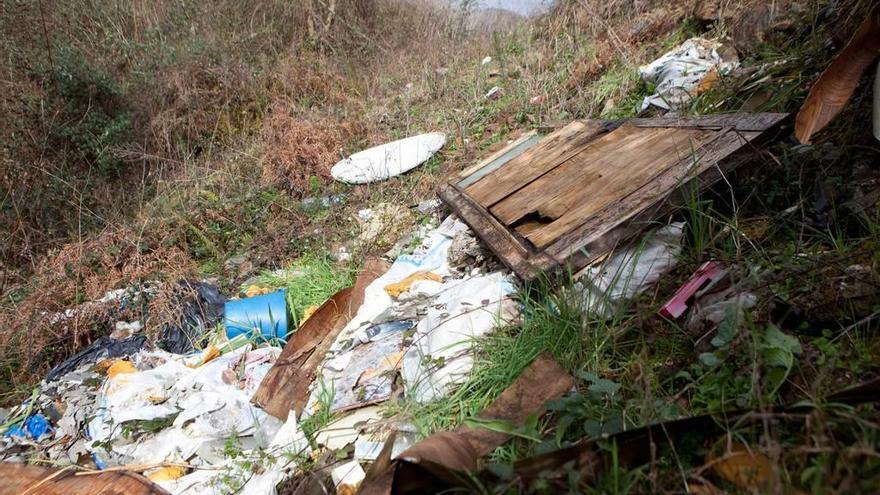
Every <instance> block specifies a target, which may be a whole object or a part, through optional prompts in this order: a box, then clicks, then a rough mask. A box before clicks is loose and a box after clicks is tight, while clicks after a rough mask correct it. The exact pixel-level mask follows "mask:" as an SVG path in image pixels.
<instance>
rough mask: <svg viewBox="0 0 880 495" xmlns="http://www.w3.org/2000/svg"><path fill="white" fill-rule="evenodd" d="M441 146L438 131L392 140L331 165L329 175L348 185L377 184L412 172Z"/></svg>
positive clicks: (443, 140)
mask: <svg viewBox="0 0 880 495" xmlns="http://www.w3.org/2000/svg"><path fill="white" fill-rule="evenodd" d="M444 144H446V135H445V134H443V133H441V132H432V133H429V134H420V135H418V136H412V137H408V138H406V139H400V140H397V141H392V142H390V143H386V144H383V145H380V146H376V147H373V148H369V149H366V150H363V151H360V152H357V153H355V154H353V155H351V156H350V157H348V158H346V159H345V160H342V161H340V162H338V163H336V165H333V168H332V169H331V170H330V174H331V175H332V176H333V178H334V179H336V180H338V181H341V182H347V183H349V184H367V183H370V182H378V181H381V180H385V179H388V178H390V177H394V176H397V175H400V174H402V173H404V172H408V171H410V170H412V169H413V168H415V167H416V166H418V165H420V164H422V163H424V162H425V161H426V160H428V159H429V158H431V156H433V155H434V153H436V152H437V151H438V150H439V149H440V148H442V147H443V145H444Z"/></svg>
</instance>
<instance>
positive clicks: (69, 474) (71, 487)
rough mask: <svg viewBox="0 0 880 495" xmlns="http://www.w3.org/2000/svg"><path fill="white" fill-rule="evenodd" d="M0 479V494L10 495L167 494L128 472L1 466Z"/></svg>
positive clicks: (7, 464) (23, 465) (139, 476)
mask: <svg viewBox="0 0 880 495" xmlns="http://www.w3.org/2000/svg"><path fill="white" fill-rule="evenodd" d="M78 474H79V475H80V476H78ZM83 474H84V476H82V475H83ZM0 478H2V479H3V487H2V488H0V493H4V494H10V495H11V494H17V495H23V494H27V495H89V494H93V495H103V494H111V493H120V494H121V493H124V494H125V495H167V494H168V492H167V491H165V490H163V489H162V488H161V487H160V486H158V485H156V484H155V483H153V482H151V481H150V480H149V479H147V478H145V477H143V476H141V475H140V474H137V473H134V472H131V471H98V472H79V473H77V471H75V470H72V469H64V468H56V467H44V466H32V465H27V464H18V463H11V462H0Z"/></svg>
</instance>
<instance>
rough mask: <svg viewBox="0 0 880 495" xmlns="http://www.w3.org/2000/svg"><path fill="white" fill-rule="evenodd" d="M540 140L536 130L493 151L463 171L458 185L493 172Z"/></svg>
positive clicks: (460, 185)
mask: <svg viewBox="0 0 880 495" xmlns="http://www.w3.org/2000/svg"><path fill="white" fill-rule="evenodd" d="M539 141H541V136H540V135H539V134H538V133H537V132H536V131H532V132H530V133H528V134H526V135H524V136H522V137H520V138H519V139H517V140H516V141H514V142H512V143H510V144H509V145H507V146H505V147H504V148H502V149H501V150H500V151H498V152H497V153H493V154H492V156H490V157H489V158H487V159H485V160H483V161H482V162H480V163H479V164H477V166H476V167H471V168H470V169H468V170H467V171H466V172H465V173H463V174H462V176H463V177H464V178H463V179H462V180H461V181H460V182H459V183H458V187H459V188H464V187H467V186H469V185H471V184H473V183H474V182H477V181H478V180H480V179H482V178H483V177H484V176H486V174H488V173H490V172H493V171H494V170H496V169H498V167H500V166H502V165H504V164H505V163H507V162H509V161H510V160H512V159H513V158H515V157H517V156H519V155H521V154H523V153H524V152H525V151H526V150H528V149H529V148H531V147H532V146H534V145H536V144H538V142H539Z"/></svg>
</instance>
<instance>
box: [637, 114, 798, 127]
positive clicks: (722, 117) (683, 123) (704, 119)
mask: <svg viewBox="0 0 880 495" xmlns="http://www.w3.org/2000/svg"><path fill="white" fill-rule="evenodd" d="M786 117H788V114H786V113H751V114H749V113H745V114H744V113H738V114H717V115H703V116H700V117H689V118H683V117H655V118H650V119H631V120H629V121H628V122H629V123H630V124H632V125H634V126H636V127H699V128H701V129H716V130H720V129H733V130H736V131H740V132H755V131H764V130H767V129H769V128H770V127H772V126H774V125H776V124H778V123H780V122H781V121H782V120H784V119H785V118H786Z"/></svg>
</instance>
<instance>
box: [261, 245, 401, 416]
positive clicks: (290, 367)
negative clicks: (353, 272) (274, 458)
mask: <svg viewBox="0 0 880 495" xmlns="http://www.w3.org/2000/svg"><path fill="white" fill-rule="evenodd" d="M387 270H388V263H386V262H384V261H381V260H375V259H370V260H367V262H366V263H365V264H364V269H363V271H362V272H361V274H360V275H359V276H358V278H357V281H356V282H355V284H354V287H349V288H346V289H342V290H341V291H339V292H337V293H336V294H334V295H333V296H332V297H331V298H330V299H328V300H327V301H326V302H324V304H322V305H321V306H320V307H319V308H318V309H317V310H315V312H314V314H312V315H311V316H310V317H309V318H308V319H307V320H306V321H305V322H304V323H303V324H302V326H301V327H300V328H299V330H297V331H296V333H294V334H293V337H292V338H291V339H290V340H289V341H288V342H287V345H285V346H284V350H283V351H282V352H281V356H279V358H278V360H277V361H276V362H275V365H274V366H272V369H270V370H269V372H268V373H267V374H266V377H265V378H264V379H263V381H262V383H261V384H260V388H259V389H258V390H257V392H256V393H255V394H254V396H253V397H252V398H251V402H253V403H254V404H256V405H258V406H260V407H262V408H263V410H265V411H266V412H267V413H269V414H271V415H273V416H275V417H277V418H279V419H282V420H283V419H286V418H287V415H288V413H289V412H290V411H291V410H294V411H296V412H297V414H299V413H301V412H302V410H303V408H304V407H305V404H306V401H307V400H308V397H309V385H311V383H312V382H313V381H314V379H315V375H316V372H317V368H318V365H319V364H320V363H321V361H322V360H323V359H324V355H325V354H326V353H327V350H328V349H329V348H330V346H331V345H332V344H333V341H334V340H336V336H337V335H338V334H339V332H340V331H342V328H343V327H344V326H345V325H346V324H347V323H348V321H349V320H350V319H351V317H352V315H354V314H355V312H356V311H357V309H358V308H359V307H360V305H361V304H362V303H363V300H364V289H366V287H367V286H368V285H370V283H371V282H372V281H373V280H375V279H377V278H378V277H379V276H380V275H382V274H383V273H385V272H386V271H387Z"/></svg>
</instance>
